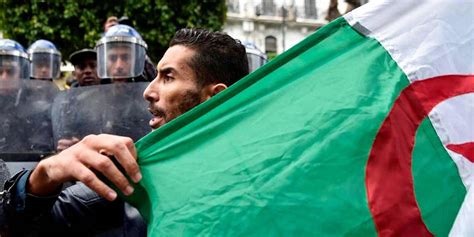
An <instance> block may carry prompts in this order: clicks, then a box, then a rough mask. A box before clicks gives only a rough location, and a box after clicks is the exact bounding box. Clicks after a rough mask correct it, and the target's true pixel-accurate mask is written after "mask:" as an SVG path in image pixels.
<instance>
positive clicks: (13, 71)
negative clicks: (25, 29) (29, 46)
mask: <svg viewBox="0 0 474 237" xmlns="http://www.w3.org/2000/svg"><path fill="white" fill-rule="evenodd" d="M28 66H29V61H28V54H27V53H26V52H25V49H24V48H23V46H21V44H19V43H18V42H16V41H14V40H10V39H0V71H1V73H2V78H3V74H4V73H5V75H6V77H7V78H9V79H28V78H29V77H30V76H29V75H30V73H29V70H28ZM7 74H8V75H7Z"/></svg>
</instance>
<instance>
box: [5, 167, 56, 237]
mask: <svg viewBox="0 0 474 237" xmlns="http://www.w3.org/2000/svg"><path fill="white" fill-rule="evenodd" d="M30 174H31V171H28V170H22V171H20V172H19V173H17V174H16V175H14V176H13V177H12V178H11V179H9V180H8V181H7V182H6V183H5V185H4V193H3V210H4V212H5V214H6V222H7V223H6V224H7V229H8V231H9V232H10V233H11V235H12V236H23V235H24V234H26V232H27V231H28V232H29V231H33V230H35V229H37V226H38V225H40V226H41V224H40V223H41V222H42V219H44V218H45V217H47V216H49V213H50V210H51V208H52V206H53V205H54V203H55V201H56V199H57V196H58V195H57V194H56V195H52V196H47V197H38V196H35V195H32V194H28V193H27V192H26V184H27V182H28V178H29V176H30ZM58 194H59V192H58Z"/></svg>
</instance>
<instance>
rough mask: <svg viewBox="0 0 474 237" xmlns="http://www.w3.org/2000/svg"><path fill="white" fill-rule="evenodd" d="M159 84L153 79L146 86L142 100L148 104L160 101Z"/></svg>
mask: <svg viewBox="0 0 474 237" xmlns="http://www.w3.org/2000/svg"><path fill="white" fill-rule="evenodd" d="M158 87H159V83H158V80H157V79H156V78H155V80H153V81H152V82H150V84H148V86H147V87H146V89H145V91H144V92H143V98H144V99H145V100H147V101H149V102H156V101H159V100H160V97H159V88H158Z"/></svg>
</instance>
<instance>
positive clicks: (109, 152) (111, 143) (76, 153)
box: [27, 134, 142, 201]
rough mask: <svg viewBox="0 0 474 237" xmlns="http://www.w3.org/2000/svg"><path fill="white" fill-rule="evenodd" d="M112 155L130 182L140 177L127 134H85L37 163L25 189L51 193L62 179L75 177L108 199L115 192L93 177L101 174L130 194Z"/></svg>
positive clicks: (129, 186)
mask: <svg viewBox="0 0 474 237" xmlns="http://www.w3.org/2000/svg"><path fill="white" fill-rule="evenodd" d="M110 157H112V158H110ZM114 158H115V159H116V161H117V162H118V163H119V164H120V165H121V166H122V167H123V169H124V170H125V172H126V173H127V174H128V175H129V176H130V177H131V178H132V180H133V181H134V182H138V181H140V179H141V178H142V176H141V173H140V170H139V168H138V164H137V162H136V159H137V152H136V149H135V145H134V143H133V140H132V139H131V138H128V137H120V136H115V135H108V134H101V135H89V136H87V137H85V138H84V139H82V140H81V141H79V142H78V143H76V144H75V145H73V146H71V147H69V148H67V149H65V150H64V151H62V152H61V153H59V154H57V155H55V156H52V157H49V158H47V159H44V160H42V161H41V162H40V163H38V165H37V167H36V168H35V169H34V170H33V172H32V173H31V175H30V178H29V180H28V185H27V191H28V192H29V193H31V194H34V195H39V196H45V195H51V194H54V193H55V192H57V190H58V189H59V188H60V187H61V186H62V184H63V183H64V182H67V181H76V180H77V181H81V182H83V183H84V184H85V185H87V186H88V187H89V188H91V189H92V190H94V191H95V192H97V193H98V194H99V195H101V196H103V197H104V198H106V199H108V200H111V201H112V200H114V199H115V198H116V197H117V193H116V192H115V191H114V190H113V189H111V188H110V187H109V186H107V185H106V184H105V183H104V182H103V181H102V180H100V179H99V178H98V177H97V175H98V174H101V175H103V176H105V177H106V178H107V179H109V180H110V181H111V182H112V183H113V184H114V185H116V186H117V187H118V188H119V189H120V190H121V191H122V192H123V193H124V194H125V195H130V194H131V193H132V192H133V188H132V186H131V185H130V183H129V182H128V180H127V179H126V178H125V176H124V174H122V173H121V172H120V171H119V168H118V167H117V166H116V165H115V164H114V162H113V161H112V160H111V159H114Z"/></svg>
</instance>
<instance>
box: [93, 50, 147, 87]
mask: <svg viewBox="0 0 474 237" xmlns="http://www.w3.org/2000/svg"><path fill="white" fill-rule="evenodd" d="M144 67H145V48H144V47H143V46H141V45H139V44H135V43H130V42H107V43H104V44H100V45H98V46H97V73H98V75H99V77H100V78H110V79H120V78H133V77H137V76H139V75H141V74H142V72H143V69H144Z"/></svg>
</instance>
